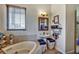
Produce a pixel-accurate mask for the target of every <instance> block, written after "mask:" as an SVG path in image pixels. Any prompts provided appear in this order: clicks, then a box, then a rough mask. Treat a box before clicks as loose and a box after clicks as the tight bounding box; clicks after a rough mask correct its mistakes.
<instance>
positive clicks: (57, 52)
mask: <svg viewBox="0 0 79 59" xmlns="http://www.w3.org/2000/svg"><path fill="white" fill-rule="evenodd" d="M43 54H61V53H60V52H59V51H57V50H56V49H51V50H50V49H48V50H46V51H45V52H44V53H43Z"/></svg>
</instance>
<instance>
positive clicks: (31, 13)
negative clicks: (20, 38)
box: [0, 4, 50, 35]
mask: <svg viewBox="0 0 79 59" xmlns="http://www.w3.org/2000/svg"><path fill="white" fill-rule="evenodd" d="M16 6H21V7H25V8H26V29H27V30H26V31H7V30H6V21H7V18H6V5H0V15H1V16H0V22H1V25H0V27H1V31H2V32H4V33H5V34H8V33H13V34H14V35H39V34H38V33H39V31H38V13H39V11H40V10H44V11H46V12H47V13H48V15H49V16H50V5H49V4H35V5H34V4H25V5H24V4H21V5H19V4H16ZM49 18H50V17H49ZM49 20H50V19H49Z"/></svg>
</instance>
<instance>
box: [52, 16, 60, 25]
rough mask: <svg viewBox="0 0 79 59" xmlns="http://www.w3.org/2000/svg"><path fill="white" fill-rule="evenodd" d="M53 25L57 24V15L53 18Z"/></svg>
mask: <svg viewBox="0 0 79 59" xmlns="http://www.w3.org/2000/svg"><path fill="white" fill-rule="evenodd" d="M53 22H54V24H59V15H56V16H54V20H53Z"/></svg>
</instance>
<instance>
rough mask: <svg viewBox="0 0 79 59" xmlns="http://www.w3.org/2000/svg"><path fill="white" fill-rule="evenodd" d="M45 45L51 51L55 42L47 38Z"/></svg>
mask: <svg viewBox="0 0 79 59" xmlns="http://www.w3.org/2000/svg"><path fill="white" fill-rule="evenodd" d="M47 44H48V48H49V49H53V48H54V47H55V40H53V39H51V38H47Z"/></svg>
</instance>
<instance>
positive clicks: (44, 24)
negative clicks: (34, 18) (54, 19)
mask: <svg viewBox="0 0 79 59" xmlns="http://www.w3.org/2000/svg"><path fill="white" fill-rule="evenodd" d="M48 23H49V22H48V18H47V17H38V30H39V31H47V30H48V28H49V25H48Z"/></svg>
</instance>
